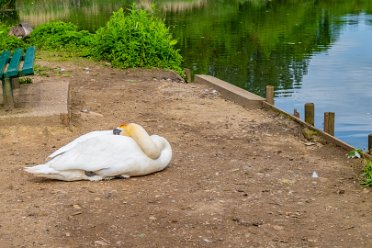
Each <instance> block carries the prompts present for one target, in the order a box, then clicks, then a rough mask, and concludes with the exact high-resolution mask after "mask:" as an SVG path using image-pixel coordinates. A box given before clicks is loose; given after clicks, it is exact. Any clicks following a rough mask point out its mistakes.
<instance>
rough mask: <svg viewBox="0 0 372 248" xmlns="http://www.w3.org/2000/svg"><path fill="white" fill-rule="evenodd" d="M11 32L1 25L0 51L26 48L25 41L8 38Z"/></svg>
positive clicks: (13, 37)
mask: <svg viewBox="0 0 372 248" xmlns="http://www.w3.org/2000/svg"><path fill="white" fill-rule="evenodd" d="M9 30H10V27H7V26H4V25H2V24H0V51H2V50H13V49H15V48H17V47H26V44H25V43H24V42H23V40H21V39H19V38H17V37H15V36H8V33H9Z"/></svg>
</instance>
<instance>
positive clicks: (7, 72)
mask: <svg viewBox="0 0 372 248" xmlns="http://www.w3.org/2000/svg"><path fill="white" fill-rule="evenodd" d="M22 60H23V61H24V62H23V66H22V69H19V65H20V64H21V61H22ZM34 61H35V47H29V48H27V49H26V53H25V55H23V49H22V48H17V49H16V50H14V53H13V56H12V57H10V51H4V52H2V53H1V55H0V77H1V78H13V77H20V76H26V75H33V74H34ZM8 63H9V64H8ZM7 64H8V66H7V67H6V65H7Z"/></svg>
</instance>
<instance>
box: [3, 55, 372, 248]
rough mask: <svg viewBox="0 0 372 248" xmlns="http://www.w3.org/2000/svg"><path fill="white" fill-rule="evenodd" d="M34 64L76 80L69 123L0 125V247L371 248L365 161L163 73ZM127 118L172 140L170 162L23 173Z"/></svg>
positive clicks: (287, 123)
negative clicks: (127, 174)
mask: <svg viewBox="0 0 372 248" xmlns="http://www.w3.org/2000/svg"><path fill="white" fill-rule="evenodd" d="M37 63H38V65H39V66H40V68H44V69H45V70H44V72H43V73H42V76H40V75H39V76H35V77H34V80H35V81H36V80H45V81H48V82H53V81H58V80H69V81H70V83H71V93H72V94H71V104H72V105H71V109H72V120H71V125H70V127H64V126H44V125H43V123H39V122H38V119H34V120H33V121H34V122H35V123H36V124H37V125H29V124H30V123H25V125H17V126H11V125H9V126H2V127H0V154H1V160H0V181H1V184H0V189H1V190H0V200H1V205H0V215H1V218H0V247H101V246H102V247H372V239H371V235H372V234H371V232H370V230H371V229H372V215H371V211H370V209H371V206H372V204H371V203H372V197H371V193H370V190H369V189H365V188H363V187H361V186H360V184H359V174H360V167H361V165H360V161H357V160H348V159H346V157H345V153H346V152H345V151H344V150H341V149H340V148H337V147H334V146H333V145H322V144H316V145H313V146H307V145H306V144H305V143H306V142H307V140H305V139H304V138H303V135H302V134H301V128H300V127H299V126H298V125H297V124H295V123H293V122H291V121H289V120H287V119H286V118H284V117H282V116H280V115H278V114H275V113H273V112H267V111H264V110H260V109H258V110H247V109H244V108H242V107H240V106H238V105H236V104H234V103H232V102H229V101H226V100H224V99H222V98H221V97H220V96H219V94H218V92H216V91H214V90H213V89H210V88H207V87H205V86H202V85H196V84H185V83H183V82H182V81H181V80H179V78H177V76H175V75H174V74H172V73H169V72H165V71H160V70H124V71H123V70H113V69H111V68H109V67H105V66H103V65H98V64H93V63H90V62H88V61H78V62H42V61H37ZM48 68H49V69H48ZM46 76H48V77H46ZM123 121H125V122H136V123H139V124H141V125H143V126H144V127H145V128H146V129H147V130H148V131H149V133H151V134H153V133H156V134H159V135H162V136H164V137H166V138H167V139H168V140H169V141H170V143H171V144H172V147H173V151H174V158H173V160H172V162H171V165H170V167H169V168H167V169H166V170H165V171H162V172H160V173H156V174H153V175H149V176H145V177H137V178H130V179H126V180H122V179H121V180H110V181H101V182H87V181H81V182H73V183H67V182H60V181H52V180H42V179H37V178H34V177H33V176H32V175H28V174H26V173H25V172H23V167H24V166H26V165H32V164H39V163H42V162H43V161H44V159H45V158H46V157H47V155H48V154H50V153H52V152H53V151H54V150H55V149H57V148H59V147H60V146H62V145H64V144H66V143H67V142H69V141H71V140H72V139H74V138H75V137H78V136H79V135H81V134H83V133H86V132H89V131H93V130H102V129H111V128H113V127H116V126H117V125H118V124H120V123H121V122H123ZM35 123H33V124H35ZM313 171H316V172H317V173H318V174H319V178H312V177H311V175H312V172H313Z"/></svg>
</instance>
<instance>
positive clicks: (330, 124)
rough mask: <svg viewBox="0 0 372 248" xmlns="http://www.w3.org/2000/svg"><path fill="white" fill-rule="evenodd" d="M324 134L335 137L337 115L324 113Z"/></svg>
mask: <svg viewBox="0 0 372 248" xmlns="http://www.w3.org/2000/svg"><path fill="white" fill-rule="evenodd" d="M324 132H326V133H328V134H330V135H332V136H334V135H335V113H333V112H325V113H324Z"/></svg>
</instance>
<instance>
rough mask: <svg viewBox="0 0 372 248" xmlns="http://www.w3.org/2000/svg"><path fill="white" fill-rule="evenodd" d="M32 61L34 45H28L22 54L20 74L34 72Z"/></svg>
mask: <svg viewBox="0 0 372 248" xmlns="http://www.w3.org/2000/svg"><path fill="white" fill-rule="evenodd" d="M34 61H35V47H29V48H27V50H26V54H25V56H24V62H23V68H22V75H23V76H26V75H32V74H34Z"/></svg>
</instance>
